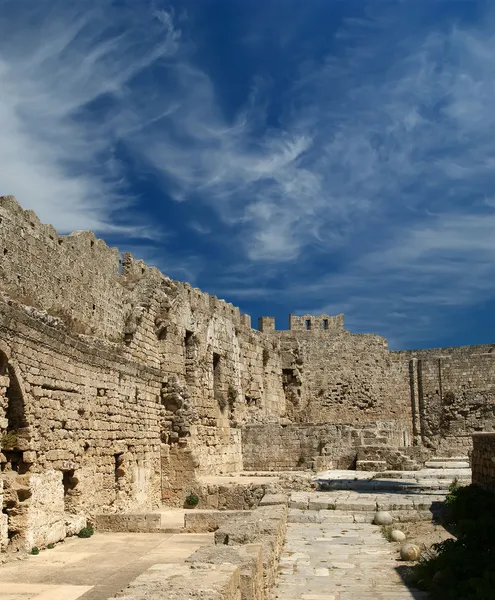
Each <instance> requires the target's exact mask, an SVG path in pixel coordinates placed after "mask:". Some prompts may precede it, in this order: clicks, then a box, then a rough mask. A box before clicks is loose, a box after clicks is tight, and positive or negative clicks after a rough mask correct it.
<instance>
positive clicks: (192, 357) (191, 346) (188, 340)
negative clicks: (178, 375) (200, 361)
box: [184, 329, 197, 383]
mask: <svg viewBox="0 0 495 600" xmlns="http://www.w3.org/2000/svg"><path fill="white" fill-rule="evenodd" d="M196 342H197V338H196V336H195V335H194V333H193V332H192V331H189V330H188V329H186V333H185V335H184V359H185V367H186V368H185V371H186V381H187V382H188V383H193V382H194V376H195V371H196Z"/></svg>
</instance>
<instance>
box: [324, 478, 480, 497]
mask: <svg viewBox="0 0 495 600" xmlns="http://www.w3.org/2000/svg"><path fill="white" fill-rule="evenodd" d="M316 483H317V485H318V491H324V492H326V491H335V490H354V491H357V492H373V491H383V492H401V493H405V494H422V493H442V492H443V493H446V492H447V491H448V489H449V486H450V484H451V483H452V482H451V480H435V479H420V480H416V479H400V480H393V479H381V480H376V479H365V480H359V479H358V480H344V479H334V480H318V481H316ZM469 483H471V480H466V479H462V480H459V484H460V485H469Z"/></svg>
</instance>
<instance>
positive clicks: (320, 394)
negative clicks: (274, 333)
mask: <svg viewBox="0 0 495 600" xmlns="http://www.w3.org/2000/svg"><path fill="white" fill-rule="evenodd" d="M280 344H281V349H282V352H283V363H284V364H283V367H284V369H285V370H286V371H285V372H286V391H287V395H288V397H289V399H290V403H289V400H288V401H287V405H288V406H290V409H289V408H288V412H289V414H290V416H291V419H292V420H293V421H297V422H304V421H307V422H312V423H356V424H360V425H362V424H366V423H370V422H373V421H377V420H396V421H397V422H398V423H400V424H401V425H402V426H404V427H405V428H407V429H409V430H411V424H412V419H411V403H410V397H409V389H408V382H407V379H406V377H405V373H404V369H403V368H402V365H400V364H397V363H396V362H394V361H393V360H392V359H391V356H390V352H389V351H388V348H387V343H386V340H385V339H384V338H382V337H380V336H377V335H353V334H351V333H349V332H347V331H346V332H343V333H340V334H337V335H334V336H324V335H316V336H313V335H311V332H297V333H295V334H293V335H292V336H289V335H287V334H286V332H285V334H284V335H283V336H282V337H281V338H280Z"/></svg>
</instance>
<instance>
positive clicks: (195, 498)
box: [186, 493, 199, 508]
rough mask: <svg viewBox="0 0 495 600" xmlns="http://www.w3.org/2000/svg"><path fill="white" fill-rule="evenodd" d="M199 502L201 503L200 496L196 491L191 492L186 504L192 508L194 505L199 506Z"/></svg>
mask: <svg viewBox="0 0 495 600" xmlns="http://www.w3.org/2000/svg"><path fill="white" fill-rule="evenodd" d="M198 504H199V496H198V495H197V494H194V493H191V494H189V496H188V497H187V498H186V506H189V507H190V508H192V507H194V506H198Z"/></svg>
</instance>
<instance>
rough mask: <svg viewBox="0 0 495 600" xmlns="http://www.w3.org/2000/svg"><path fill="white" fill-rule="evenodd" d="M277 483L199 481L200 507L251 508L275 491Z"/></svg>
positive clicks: (220, 508)
mask: <svg viewBox="0 0 495 600" xmlns="http://www.w3.org/2000/svg"><path fill="white" fill-rule="evenodd" d="M274 486H275V484H273V483H271V482H267V483H260V484H258V483H249V484H243V483H232V484H229V483H221V484H216V483H205V482H199V483H198V488H197V492H196V493H197V495H198V497H199V504H198V508H211V509H217V510H249V509H252V508H256V507H257V506H258V505H259V504H260V501H261V499H262V498H263V496H264V495H265V494H267V493H271V492H273V491H275V489H274Z"/></svg>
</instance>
